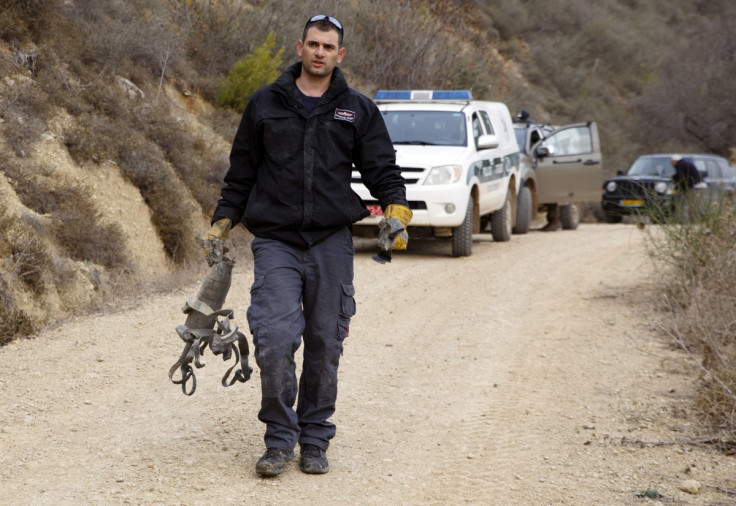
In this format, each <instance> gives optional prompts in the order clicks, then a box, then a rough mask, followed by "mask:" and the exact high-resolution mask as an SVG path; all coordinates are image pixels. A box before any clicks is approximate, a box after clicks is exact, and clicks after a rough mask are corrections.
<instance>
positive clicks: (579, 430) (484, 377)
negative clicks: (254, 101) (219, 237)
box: [0, 224, 736, 505]
mask: <svg viewBox="0 0 736 506" xmlns="http://www.w3.org/2000/svg"><path fill="white" fill-rule="evenodd" d="M475 239H476V240H475V242H474V244H473V248H474V250H473V256H471V257H468V258H460V259H455V258H451V257H449V252H450V246H449V244H447V243H444V244H438V243H432V242H419V241H417V242H414V243H412V244H411V245H410V247H411V250H410V251H409V252H407V253H406V254H401V255H397V256H396V258H395V259H394V261H393V262H392V263H391V264H388V265H385V266H380V265H378V264H376V263H374V262H373V261H372V260H371V259H370V255H371V254H372V253H373V252H374V251H373V247H372V245H371V244H370V243H368V242H360V243H356V250H357V256H356V261H355V268H356V280H355V284H356V288H357V291H358V293H357V296H356V300H357V303H358V314H357V315H356V316H355V318H354V319H353V322H352V324H351V335H350V337H349V338H348V339H347V341H346V346H345V354H344V357H343V360H342V363H341V369H340V395H339V399H338V410H337V413H336V415H335V417H334V421H335V422H336V423H337V425H338V434H337V437H336V438H335V439H334V440H333V444H332V446H331V447H330V450H329V452H328V456H329V458H330V465H331V471H330V473H329V474H327V475H324V476H312V475H305V474H302V473H301V472H300V471H299V469H298V464H297V463H296V461H294V462H292V463H290V464H289V466H288V468H287V470H286V472H285V473H284V474H283V475H282V476H280V477H278V478H276V479H270V480H264V479H260V478H258V477H257V476H256V475H255V472H254V466H255V462H256V460H257V459H258V457H259V456H260V455H261V453H262V452H263V442H262V433H263V428H262V426H261V424H260V422H258V421H257V418H256V414H257V410H258V405H259V389H260V385H259V380H258V370H257V368H255V364H253V366H254V368H255V372H254V377H253V379H252V380H251V381H249V382H248V383H246V384H244V385H243V384H237V385H235V386H233V387H230V388H223V387H221V386H220V384H219V382H220V377H221V375H222V374H223V373H224V371H225V369H226V366H225V364H224V363H223V362H222V361H221V360H220V359H219V358H215V357H213V356H212V354H211V353H209V352H207V353H206V354H205V356H204V362H205V363H206V364H207V365H206V367H205V368H203V369H199V370H197V378H198V387H197V391H196V393H195V394H194V396H192V397H186V396H184V395H182V393H181V391H180V389H179V387H178V386H175V385H173V384H171V383H170V382H169V380H168V378H167V372H168V368H169V367H170V366H171V364H173V363H174V362H175V361H176V359H177V358H178V356H179V353H180V352H181V348H182V343H181V341H180V340H179V338H178V336H177V335H176V334H175V332H174V328H175V326H176V325H179V324H181V323H183V322H184V315H183V314H182V313H181V312H180V309H181V306H182V305H183V303H184V302H185V301H186V300H187V299H188V298H189V297H190V296H191V295H193V294H194V293H195V292H196V284H195V285H192V286H191V287H189V288H187V289H186V290H182V291H180V292H177V293H171V294H169V295H166V296H160V297H156V298H155V299H153V300H149V301H147V302H146V304H145V305H144V306H142V307H137V308H130V309H126V310H124V311H121V312H118V313H115V314H105V315H98V316H94V317H86V318H81V319H76V320H73V321H70V322H69V323H67V324H65V325H63V326H61V327H58V328H56V329H53V330H50V331H48V332H45V333H43V334H42V335H40V336H38V337H37V338H35V339H33V340H25V341H20V342H15V343H11V344H10V345H8V346H6V347H4V348H1V349H0V363H1V364H2V368H1V369H0V405H1V406H2V412H1V413H2V414H1V415H0V448H1V449H2V452H0V467H1V468H2V473H0V503H2V504H19V505H20V504H23V505H25V504H55V505H56V504H259V505H261V504H287V503H288V504H329V505H332V504H335V505H338V504H366V505H384V504H493V505H495V504H498V505H508V504H521V505H527V504H576V505H577V504H580V505H589V504H638V503H640V502H642V501H644V499H642V498H640V497H637V494H638V495H639V496H641V495H642V493H643V492H644V491H648V492H647V493H648V494H650V495H652V494H654V491H656V492H657V493H659V494H661V495H662V498H661V499H662V500H663V501H674V502H676V503H678V504H728V503H730V502H729V501H733V500H734V498H733V497H732V496H728V495H726V494H725V493H723V492H721V491H719V490H718V489H716V488H714V487H715V486H720V487H726V488H727V487H729V486H730V487H731V488H736V484H734V482H733V480H734V476H736V459H734V457H725V456H722V455H720V454H717V453H715V452H714V451H712V450H711V449H710V448H707V447H702V446H688V445H671V444H668V445H661V446H652V445H649V446H645V447H640V446H639V445H636V444H630V443H628V442H626V441H629V440H639V441H647V442H663V441H667V442H671V441H678V440H685V439H689V438H692V437H694V435H696V434H697V430H696V428H695V427H693V421H692V420H691V419H690V418H688V417H687V416H686V410H687V409H688V404H687V397H688V396H689V395H690V394H691V389H692V384H693V381H694V380H695V377H696V373H695V372H694V371H692V369H691V368H690V367H689V366H688V365H687V362H686V361H684V359H682V358H681V355H680V353H678V352H676V351H674V350H671V349H670V348H669V346H667V345H666V343H663V342H661V340H659V338H657V337H656V336H657V333H656V322H655V321H654V320H652V317H651V313H650V312H648V310H649V307H647V304H649V303H650V302H648V299H651V297H652V296H653V293H654V292H653V291H652V289H651V288H652V284H651V283H652V274H651V272H652V268H651V265H650V263H649V260H648V259H647V257H646V254H645V252H644V248H643V247H642V235H641V232H640V231H639V230H637V229H636V228H635V227H634V226H632V225H588V224H583V225H581V227H580V228H579V229H578V230H577V231H563V232H558V233H554V234H545V233H541V232H537V231H532V232H530V233H529V234H527V235H524V236H514V237H513V238H512V240H511V241H510V242H508V243H494V242H493V241H492V240H491V238H490V235H479V236H476V237H475ZM248 262H249V259H248V258H243V259H241V260H240V262H239V263H238V265H236V270H235V276H234V282H233V288H232V289H231V291H230V296H229V298H228V302H227V304H226V306H227V307H232V308H234V309H235V316H236V319H237V320H238V321H239V322H240V323H241V324H242V325H243V326H244V327H245V326H246V323H245V309H246V307H247V304H248V296H247V293H248V288H249V286H250V283H251V281H252V274H251V269H250V266H249V264H248ZM729 479H730V480H731V482H729V481H728V480H729ZM685 480H696V481H698V482H699V483H701V484H702V487H701V488H700V491H699V493H697V494H692V493H688V492H685V491H683V490H681V489H680V488H681V486H682V484H683V481H685Z"/></svg>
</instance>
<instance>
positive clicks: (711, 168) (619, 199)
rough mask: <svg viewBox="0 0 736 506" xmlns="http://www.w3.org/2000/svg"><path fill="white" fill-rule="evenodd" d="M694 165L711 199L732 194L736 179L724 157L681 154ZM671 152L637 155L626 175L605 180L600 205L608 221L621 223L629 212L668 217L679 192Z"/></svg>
mask: <svg viewBox="0 0 736 506" xmlns="http://www.w3.org/2000/svg"><path fill="white" fill-rule="evenodd" d="M681 156H682V158H687V159H689V160H690V161H692V162H693V164H695V166H696V167H697V169H698V171H699V172H700V175H701V177H702V183H701V184H699V185H698V186H696V188H697V191H699V192H704V194H705V195H707V196H708V197H709V198H720V196H722V195H723V194H727V195H733V193H734V189H735V188H736V178H735V177H734V174H733V171H732V170H731V167H730V166H729V165H728V162H727V161H726V159H725V158H722V157H720V156H716V155H707V154H690V155H681ZM671 159H672V154H658V155H644V156H640V157H639V158H637V159H636V160H635V161H634V163H633V164H631V167H629V170H628V171H627V172H626V174H624V173H623V172H622V171H618V173H617V174H618V175H617V176H616V177H613V178H610V179H607V180H606V182H605V183H603V198H602V201H601V205H602V206H603V211H604V212H605V214H606V219H607V221H608V222H609V223H620V222H621V220H622V219H623V217H624V216H626V215H629V214H639V213H652V214H653V215H654V216H661V217H664V216H667V215H669V214H671V213H672V212H673V210H674V209H673V206H674V199H673V197H674V195H675V193H676V190H675V185H674V181H673V180H672V175H673V174H674V173H675V169H674V167H672V164H671V162H670V160H671Z"/></svg>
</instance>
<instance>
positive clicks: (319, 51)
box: [296, 26, 345, 77]
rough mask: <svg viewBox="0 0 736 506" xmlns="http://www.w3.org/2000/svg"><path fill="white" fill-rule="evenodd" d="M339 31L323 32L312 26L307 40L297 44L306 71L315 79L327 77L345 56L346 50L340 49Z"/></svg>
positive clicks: (308, 31)
mask: <svg viewBox="0 0 736 506" xmlns="http://www.w3.org/2000/svg"><path fill="white" fill-rule="evenodd" d="M338 36H339V35H338V33H337V30H330V31H328V32H323V31H322V30H320V29H319V28H317V27H314V26H310V27H309V29H308V30H307V36H306V37H305V40H303V41H302V40H300V41H298V42H297V43H296V51H297V53H299V56H301V58H302V67H303V68H304V71H305V72H306V73H307V74H309V75H311V76H314V77H327V76H329V75H330V74H332V70H333V69H334V68H335V67H336V66H337V64H338V63H340V62H341V61H342V59H343V57H344V56H345V48H344V47H338V40H339V39H338Z"/></svg>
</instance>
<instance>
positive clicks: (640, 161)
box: [626, 156, 675, 177]
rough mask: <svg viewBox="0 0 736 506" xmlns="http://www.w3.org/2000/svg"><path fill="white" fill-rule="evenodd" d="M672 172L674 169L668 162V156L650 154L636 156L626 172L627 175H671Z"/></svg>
mask: <svg viewBox="0 0 736 506" xmlns="http://www.w3.org/2000/svg"><path fill="white" fill-rule="evenodd" d="M674 173H675V169H674V167H672V164H671V163H670V157H669V156H652V157H647V158H637V159H636V161H635V162H634V163H633V165H632V166H631V167H629V171H628V172H627V173H626V174H627V175H629V176H660V177H672V174H674Z"/></svg>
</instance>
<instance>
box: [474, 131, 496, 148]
mask: <svg viewBox="0 0 736 506" xmlns="http://www.w3.org/2000/svg"><path fill="white" fill-rule="evenodd" d="M498 145H499V141H498V137H496V136H495V135H490V134H486V135H481V136H480V137H478V149H495V148H497V147H498Z"/></svg>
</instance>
